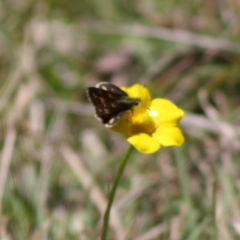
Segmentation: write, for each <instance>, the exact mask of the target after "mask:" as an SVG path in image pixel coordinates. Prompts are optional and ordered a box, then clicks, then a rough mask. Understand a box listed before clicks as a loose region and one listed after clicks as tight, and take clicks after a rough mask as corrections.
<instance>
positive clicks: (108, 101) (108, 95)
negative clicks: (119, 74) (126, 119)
mask: <svg viewBox="0 0 240 240" xmlns="http://www.w3.org/2000/svg"><path fill="white" fill-rule="evenodd" d="M87 95H88V98H89V100H90V101H91V102H92V103H93V105H94V107H95V111H96V117H97V118H98V119H100V120H101V122H102V123H103V124H105V126H106V127H112V126H114V125H115V124H117V122H118V121H119V120H120V118H121V117H122V116H123V115H124V114H125V113H126V111H128V110H131V109H132V108H133V107H134V106H137V105H138V104H139V102H140V99H139V98H130V97H128V95H127V93H126V92H124V91H123V90H121V89H120V88H119V87H117V86H115V85H113V84H111V83H107V82H100V83H98V84H97V85H96V86H95V87H89V88H88V90H87Z"/></svg>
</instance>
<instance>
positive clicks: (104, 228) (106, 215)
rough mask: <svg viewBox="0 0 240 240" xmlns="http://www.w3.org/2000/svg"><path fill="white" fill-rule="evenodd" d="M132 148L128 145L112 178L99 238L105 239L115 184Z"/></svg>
mask: <svg viewBox="0 0 240 240" xmlns="http://www.w3.org/2000/svg"><path fill="white" fill-rule="evenodd" d="M132 150H133V146H132V145H130V147H129V148H128V151H127V152H126V155H125V156H124V158H123V160H122V162H121V163H120V166H119V168H118V172H117V175H116V177H115V179H114V182H113V186H112V189H111V191H110V194H109V199H108V205H107V209H106V211H105V214H104V219H103V230H102V238H101V240H106V239H107V232H108V222H109V216H110V211H111V207H112V203H113V199H114V196H115V193H116V190H117V186H118V183H119V180H120V178H121V176H122V173H123V171H124V169H125V166H126V164H127V161H128V159H129V156H130V154H131V153H132Z"/></svg>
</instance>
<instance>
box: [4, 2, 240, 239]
mask: <svg viewBox="0 0 240 240" xmlns="http://www.w3.org/2000/svg"><path fill="white" fill-rule="evenodd" d="M239 13H240V4H239V1H238V0H232V1H225V0H219V1H205V2H203V1H200V0H194V1H190V0H188V1H173V0H172V1H167V2H166V1H165V2H164V1H157V0H151V1H136V2H134V1H133V2H131V3H129V2H124V1H109V0H105V1H102V2H101V3H100V2H99V1H94V0H91V1H84V0H83V1H75V2H71V3H69V2H66V1H58V2H56V1H51V2H48V1H41V2H36V3H35V2H31V1H26V0H20V1H16V0H15V1H14V0H13V1H1V2H0V16H1V17H0V19H1V32H0V76H1V78H0V79H1V80H0V83H1V85H0V116H1V122H0V123H1V125H0V144H1V151H0V159H1V160H0V238H1V239H6V240H22V239H24V240H25V239H29V240H30V239H31V240H38V239H39V240H40V239H58V240H61V239H63V240H65V239H81V240H85V239H86V240H88V239H99V236H100V233H101V227H102V216H103V213H104V211H105V207H106V203H107V196H108V192H109V188H110V187H111V183H112V180H113V179H114V176H115V173H116V171H117V167H118V164H119V161H120V159H121V158H122V156H123V155H124V154H123V153H124V152H125V151H126V150H127V147H128V145H127V143H126V141H125V140H124V139H123V137H122V136H120V135H117V134H116V133H113V132H110V131H109V130H108V129H105V128H104V127H103V126H102V125H101V124H100V123H99V122H98V121H97V120H96V119H94V117H93V108H92V107H91V106H90V104H89V103H88V102H87V99H86V95H85V89H86V87H88V86H92V85H94V84H95V83H97V82H99V81H111V82H113V83H115V84H117V85H119V86H121V85H131V84H132V83H135V82H141V83H142V84H145V85H147V87H148V88H149V89H150V91H151V93H152V96H153V97H164V98H168V99H170V100H172V101H174V102H175V103H177V105H178V106H180V107H181V108H183V109H184V110H185V111H186V116H185V117H184V119H183V121H182V123H181V127H182V129H183V131H184V135H185V137H186V141H185V143H184V145H183V146H182V147H181V148H162V149H161V150H160V151H159V152H157V153H155V154H151V155H142V154H140V153H138V152H134V154H133V155H132V158H131V160H130V161H129V163H128V165H127V167H126V171H125V173H124V176H123V178H122V180H121V185H120V187H119V189H118V191H117V195H116V198H115V202H114V206H113V209H112V213H111V221H110V228H111V231H110V235H109V240H112V239H113V240H115V239H116V240H117V239H118V240H123V239H130V240H132V239H134V240H154V239H162V240H167V239H169V240H180V239H181V240H198V239H199V240H200V239H201V240H202V239H218V240H220V239H222V240H235V239H239V238H240V207H239V202H240V165H239V160H240V154H239V153H240V137H239V136H240V124H239V122H240V108H239V105H240V94H239V92H240V80H239V76H240V68H239V65H240V57H239V50H240V44H238V42H239V40H240V32H239V25H240V17H239V16H240V14H239ZM136 23H137V24H136Z"/></svg>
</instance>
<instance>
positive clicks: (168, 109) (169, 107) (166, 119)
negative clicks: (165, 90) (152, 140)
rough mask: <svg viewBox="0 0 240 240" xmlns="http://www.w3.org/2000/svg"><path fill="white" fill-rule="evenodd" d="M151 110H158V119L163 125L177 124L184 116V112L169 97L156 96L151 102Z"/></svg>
mask: <svg viewBox="0 0 240 240" xmlns="http://www.w3.org/2000/svg"><path fill="white" fill-rule="evenodd" d="M150 109H151V111H155V112H157V113H158V114H157V116H156V119H157V120H158V123H159V124H160V125H161V126H163V124H164V126H175V125H176V124H177V123H178V122H179V121H180V120H181V118H182V117H183V115H184V112H183V110H182V109H180V108H178V107H177V106H176V105H175V104H174V103H172V102H171V101H169V100H167V99H163V98H155V99H153V100H152V102H151V107H150Z"/></svg>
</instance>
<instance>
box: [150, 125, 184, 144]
mask: <svg viewBox="0 0 240 240" xmlns="http://www.w3.org/2000/svg"><path fill="white" fill-rule="evenodd" d="M152 137H153V139H154V140H156V141H158V142H159V143H160V144H161V145H163V146H181V145H182V143H183V142H184V137H183V134H182V132H181V130H180V129H179V128H178V127H163V128H158V129H157V131H156V132H155V133H153V135H152Z"/></svg>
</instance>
